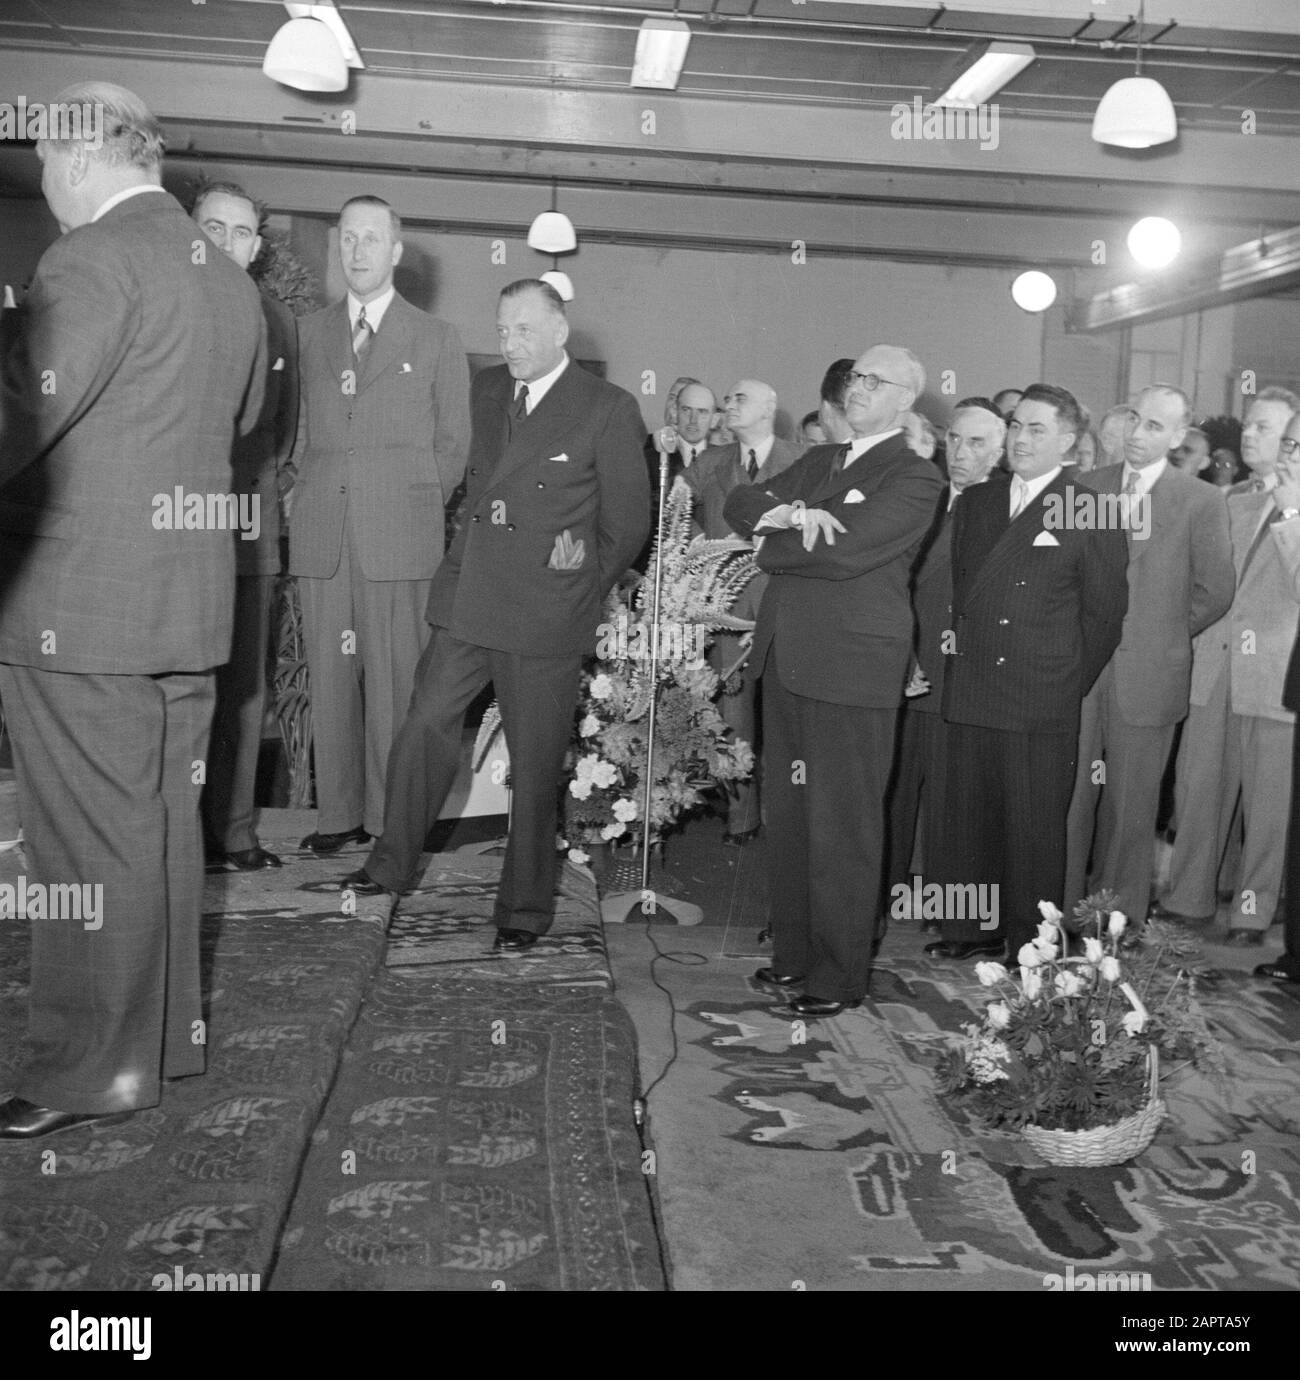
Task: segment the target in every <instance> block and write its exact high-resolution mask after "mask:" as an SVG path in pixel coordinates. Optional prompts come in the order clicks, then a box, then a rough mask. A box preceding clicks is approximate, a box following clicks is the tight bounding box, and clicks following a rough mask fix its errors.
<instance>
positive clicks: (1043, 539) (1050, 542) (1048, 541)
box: [1034, 532, 1061, 546]
mask: <svg viewBox="0 0 1300 1380" xmlns="http://www.w3.org/2000/svg"><path fill="white" fill-rule="evenodd" d="M1060 544H1061V543H1060V542H1059V541H1057V540H1056V538H1055V537H1054V536H1053V535H1052V534H1051V533H1050V532H1040V533H1039V534H1038V535H1037V536H1036V537H1035V538H1034V545H1035V546H1060Z"/></svg>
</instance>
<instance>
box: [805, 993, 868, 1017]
mask: <svg viewBox="0 0 1300 1380" xmlns="http://www.w3.org/2000/svg"><path fill="white" fill-rule="evenodd" d="M861 1005H862V998H861V997H859V998H858V999H857V1000H856V1001H827V1000H826V999H825V998H824V997H814V996H811V995H810V994H808V993H806V992H805V993H804V995H803V996H802V997H796V998H795V999H794V1000H793V1001H792V1002H791V1003H790V1010H791V1011H793V1012H794V1014H795V1015H796V1016H838V1015H839V1014H840V1012H841V1011H851V1010H852V1009H853V1008H854V1007H855V1006H861Z"/></svg>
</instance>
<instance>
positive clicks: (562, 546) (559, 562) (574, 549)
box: [547, 527, 587, 570]
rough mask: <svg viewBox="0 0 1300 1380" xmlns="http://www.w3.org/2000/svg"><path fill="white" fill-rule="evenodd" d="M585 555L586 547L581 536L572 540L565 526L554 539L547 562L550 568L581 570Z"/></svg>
mask: <svg viewBox="0 0 1300 1380" xmlns="http://www.w3.org/2000/svg"><path fill="white" fill-rule="evenodd" d="M586 556H587V547H586V544H585V543H584V542H583V540H582V538H581V537H579V538H578V540H577V541H574V540H573V537H572V536H571V535H570V532H569V529H568V528H567V527H566V528H565V529H564V531H563V532H561V533H560V535H559V536H558V537H556V539H555V547H554V549H553V550H552V551H551V559H550V560H549V561H548V562H547V565H549V566H550V568H551V569H552V570H581V569H582V563H583V561H584V560H585V559H586Z"/></svg>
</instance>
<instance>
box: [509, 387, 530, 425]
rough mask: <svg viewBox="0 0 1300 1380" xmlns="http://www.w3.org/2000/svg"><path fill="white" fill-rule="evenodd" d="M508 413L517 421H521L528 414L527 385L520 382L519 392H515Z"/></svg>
mask: <svg viewBox="0 0 1300 1380" xmlns="http://www.w3.org/2000/svg"><path fill="white" fill-rule="evenodd" d="M510 415H511V416H512V417H513V418H514V419H515V421H517V422H522V421H523V419H524V418H525V417H526V416H528V385H527V384H526V383H524V384H520V386H519V392H518V393H516V394H515V403H514V406H513V407H512V408H511V409H510Z"/></svg>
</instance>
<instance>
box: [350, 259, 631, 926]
mask: <svg viewBox="0 0 1300 1380" xmlns="http://www.w3.org/2000/svg"><path fill="white" fill-rule="evenodd" d="M568 334H569V324H568V321H567V319H566V317H565V311H564V302H563V300H562V299H561V298H560V296H559V295H558V294H557V293H556V292H555V290H554V289H553V288H552V287H551V286H550V285H549V284H547V283H543V282H540V281H538V280H536V279H531V278H528V279H522V280H521V281H519V282H516V283H512V284H511V285H510V286H509V287H507V288H505V289H504V290H503V292H502V294H501V299H500V303H499V305H498V312H497V338H498V340H499V341H500V349H501V353H502V355H503V356H504V357H505V361H506V362H505V364H504V365H503V366H500V367H498V368H495V369H486V370H484V371H483V372H482V373H481V374H479V375H478V376H477V377H476V378H475V379H474V386H473V398H472V410H473V418H474V430H473V441H472V444H471V448H470V462H469V475H468V481H467V486H466V494H465V514H466V516H465V521H464V523H463V525H462V527H461V530H460V533H459V534H458V536H457V537H456V540H455V541H454V542H452V545H451V549H450V551H449V552H448V553H447V559H446V560H445V561H444V562H443V564H442V566H441V567H440V568H439V570H438V573H437V575H436V576H435V577H434V581H433V589H432V591H431V592H430V596H429V608H428V615H427V616H428V619H429V622H430V623H431V624H432V626H433V636H432V638H431V639H430V641H429V645H428V646H427V647H426V648H425V651H424V655H423V656H422V657H421V658H420V666H419V670H418V672H417V674H416V683H415V692H414V694H413V695H412V697H411V707H410V712H409V713H408V714H407V716H406V720H405V722H404V723H403V724H402V727H401V731H400V732H399V733H398V735H397V739H396V741H395V742H394V744H393V752H392V757H391V759H390V761H389V764H388V794H387V800H386V804H385V819H384V833H383V837H382V838H380V839H379V840H378V842H377V843H376V844H375V847H374V848H373V849H372V850H371V853H370V856H369V858H368V859H367V860H366V864H365V866H364V867H363V868H361V869H360V870H358V871H357V872H354V873H352V874H350V875H349V876H347V877H345V878H344V879H343V886H344V887H345V888H349V889H352V890H354V891H356V892H358V893H361V894H374V893H376V892H379V891H390V892H399V893H400V892H403V891H407V890H409V889H410V888H411V887H412V886H414V884H415V882H416V879H417V877H418V872H419V864H420V853H421V851H422V850H423V848H424V843H425V839H426V838H427V836H428V833H429V830H430V829H431V828H432V827H433V825H434V824H435V823H436V822H437V819H438V812H439V810H440V809H441V808H442V805H443V802H444V801H445V800H446V798H447V793H448V791H449V790H450V789H451V786H452V782H453V781H454V780H455V776H456V771H457V768H458V766H459V765H460V756H461V729H462V725H463V722H464V718H465V711H466V710H467V709H468V708H469V706H470V704H471V703H472V702H473V701H474V699H475V697H476V696H477V695H478V693H479V692H480V691H481V690H482V689H483V687H484V686H485V685H487V683H488V682H489V681H491V682H492V684H493V688H494V689H495V691H496V697H497V702H498V704H499V706H500V709H501V722H502V726H503V728H504V730H505V735H506V746H507V747H508V748H509V751H510V779H511V786H512V789H513V800H512V806H511V817H510V841H509V843H508V845H507V847H506V855H505V860H504V862H503V865H502V871H501V883H500V885H499V887H498V889H497V899H496V907H495V913H494V920H495V923H496V927H497V936H496V940H495V946H496V947H497V948H498V949H504V950H520V949H525V948H528V947H530V946H531V945H532V944H533V943H534V942H535V941H536V939H537V936H538V935H539V934H544V933H545V932H546V931H547V929H549V928H550V924H551V920H552V917H553V914H554V888H555V869H556V859H557V857H558V854H557V852H556V846H555V840H556V822H557V816H558V796H559V791H560V772H561V769H562V767H563V762H564V753H565V749H566V747H567V746H568V743H569V738H570V734H571V731H572V728H573V715H574V709H575V706H576V703H577V695H578V676H579V672H580V670H581V666H582V658H583V656H584V655H585V654H589V653H591V652H592V651H594V649H595V645H596V634H597V626H598V624H599V621H600V616H601V609H602V606H603V603H604V599H605V596H606V595H607V594H608V593H609V591H610V589H612V588H613V586H614V584H615V582H616V581H617V580H618V579H619V578H620V577H621V576H622V575H623V574H624V572H625V571H626V570H627V568H628V565H629V564H630V562H631V561H632V559H633V558H634V557H635V556H636V553H637V551H638V550H640V547H641V544H642V542H643V541H644V540H645V536H646V531H647V528H648V526H649V523H648V511H649V481H648V478H647V475H646V467H645V457H644V454H643V452H642V443H643V441H644V439H645V426H644V424H643V423H642V421H641V414H640V410H639V409H638V407H637V404H636V400H635V399H634V398H633V397H632V395H631V394H630V393H626V392H624V390H623V389H621V388H616V387H615V386H614V385H613V384H610V383H606V382H605V381H604V380H603V379H598V378H597V377H596V376H595V375H594V374H590V373H587V372H586V371H585V370H583V369H582V368H580V367H579V366H578V365H577V364H575V363H574V362H573V361H572V360H571V359H570V358H569V356H568V354H567V352H566V351H565V348H564V345H565V341H566V340H567V339H568Z"/></svg>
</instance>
